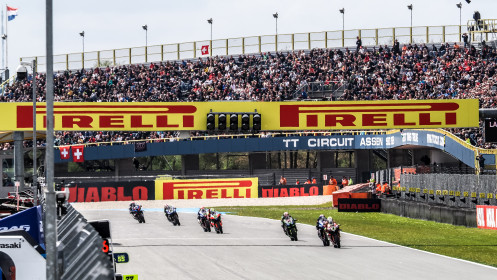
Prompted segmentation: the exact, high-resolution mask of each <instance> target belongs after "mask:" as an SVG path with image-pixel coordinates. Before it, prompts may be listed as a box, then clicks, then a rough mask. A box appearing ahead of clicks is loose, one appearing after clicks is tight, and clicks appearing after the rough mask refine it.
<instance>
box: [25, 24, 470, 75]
mask: <svg viewBox="0 0 497 280" xmlns="http://www.w3.org/2000/svg"><path fill="white" fill-rule="evenodd" d="M463 27H466V26H463V25H444V26H415V27H392V28H375V29H352V30H335V31H322V32H308V33H294V34H278V35H262V36H249V37H239V38H228V39H217V40H202V41H194V42H184V43H173V44H161V45H154V46H148V47H147V46H142V47H132V48H121V49H111V50H100V51H91V52H84V53H80V52H78V53H68V54H59V55H54V69H55V70H69V69H81V68H92V67H102V66H116V65H124V64H138V63H147V62H151V61H164V60H181V59H191V58H197V57H209V56H213V55H214V56H216V55H238V54H248V53H261V52H273V51H293V50H308V49H313V48H337V47H345V46H355V42H356V37H357V36H359V37H360V38H361V40H362V44H363V45H364V46H372V45H375V46H376V45H392V44H393V42H394V41H395V40H398V41H399V43H401V44H406V43H418V44H419V43H445V42H460V41H461V36H462V34H463V33H464V32H463ZM203 46H204V47H205V46H207V47H208V48H209V54H208V55H202V47H203ZM33 59H34V60H36V64H37V66H38V69H37V71H39V72H44V71H45V70H46V68H45V67H46V58H45V57H43V56H34V57H21V59H20V60H21V61H32V60H33Z"/></svg>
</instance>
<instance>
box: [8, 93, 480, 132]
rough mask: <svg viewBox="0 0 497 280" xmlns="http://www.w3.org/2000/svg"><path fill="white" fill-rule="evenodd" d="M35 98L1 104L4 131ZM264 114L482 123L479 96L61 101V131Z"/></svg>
mask: <svg viewBox="0 0 497 280" xmlns="http://www.w3.org/2000/svg"><path fill="white" fill-rule="evenodd" d="M32 108H33V107H32V105H31V104H30V103H1V104H0V115H1V116H2V117H3V119H8V120H11V119H12V118H14V120H12V121H8V122H2V123H0V130H8V131H26V130H31V129H32V127H33V112H32V111H33V109H32ZM46 111H47V110H46V105H45V103H40V104H39V105H38V106H37V108H36V120H37V129H38V130H44V129H45V128H46V118H47V117H46V114H47V112H46ZM255 111H257V112H258V113H259V114H261V118H262V119H261V125H262V127H261V128H262V130H286V131H288V130H313V129H325V130H333V129H389V128H404V129H409V128H412V129H414V128H443V127H476V126H478V100H476V99H465V100H455V99H454V100H402V101H397V100H395V101H353V102H352V101H347V102H346V101H340V102H188V103H186V102H167V103H166V102H155V103H151V102H143V103H138V102H129V103H121V102H119V103H116V102H101V103H100V102H81V103H68V102H67V103H66V102H64V103H60V102H59V103H55V105H54V126H55V130H64V131H67V130H75V131H95V130H98V131H101V130H107V131H110V130H119V131H123V130H124V131H156V130H174V131H178V130H206V128H207V124H206V119H207V114H208V113H209V112H214V113H216V112H233V113H243V112H255Z"/></svg>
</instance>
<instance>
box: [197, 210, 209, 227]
mask: <svg viewBox="0 0 497 280" xmlns="http://www.w3.org/2000/svg"><path fill="white" fill-rule="evenodd" d="M204 217H207V218H209V211H208V210H207V209H205V207H200V209H199V210H198V213H197V221H198V223H199V224H200V221H201V219H202V218H204Z"/></svg>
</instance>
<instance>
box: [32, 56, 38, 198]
mask: <svg viewBox="0 0 497 280" xmlns="http://www.w3.org/2000/svg"><path fill="white" fill-rule="evenodd" d="M31 67H32V69H33V79H31V80H32V83H33V194H34V197H33V198H34V205H35V206H37V205H38V174H37V170H36V168H37V167H36V161H37V159H38V157H37V150H36V145H37V141H36V60H35V59H33V62H32V64H31Z"/></svg>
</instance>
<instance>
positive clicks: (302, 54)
mask: <svg viewBox="0 0 497 280" xmlns="http://www.w3.org/2000/svg"><path fill="white" fill-rule="evenodd" d="M496 59H497V51H496V49H495V48H493V47H491V46H485V47H484V48H483V49H481V50H477V49H476V48H475V47H474V46H470V47H468V48H464V47H463V46H461V45H459V43H453V44H449V43H445V44H442V45H439V46H438V47H437V46H436V45H425V44H421V45H417V44H406V45H403V46H401V47H399V48H394V47H390V46H387V45H384V46H381V45H380V46H373V47H364V48H361V49H360V50H359V51H355V50H349V49H342V48H336V49H312V50H310V51H303V50H301V51H295V52H277V53H271V52H268V53H261V54H259V55H240V56H238V57H237V58H235V57H231V56H230V57H227V56H226V57H223V56H216V57H208V58H206V59H202V58H199V59H196V60H184V61H164V62H157V63H150V64H138V65H137V64H132V65H125V66H115V67H109V66H108V67H102V68H90V69H82V70H66V71H61V72H58V73H57V74H56V76H55V101H63V102H66V101H73V102H74V101H75V102H77V101H84V102H145V101H147V102H181V101H183V102H190V101H223V100H227V101H231V100H240V101H243V100H250V101H286V100H312V98H313V97H314V98H316V96H319V99H318V100H409V99H415V100H420V99H451V98H455V99H461V98H463V99H465V98H477V99H479V100H480V102H481V107H482V108H494V107H495V106H496V100H495V94H496V89H497V88H496V81H495V78H494V75H495V71H496V70H495V68H496ZM36 80H37V81H38V82H37V83H38V84H37V88H38V89H39V90H38V94H39V99H38V101H44V97H43V96H44V95H43V88H44V81H45V76H44V74H43V73H40V74H39V75H38V77H37V79H36ZM31 81H32V79H30V80H28V81H16V82H14V83H13V84H11V85H9V86H6V87H5V89H4V93H3V95H2V96H1V97H0V101H2V102H12V101H15V102H30V101H32V93H31ZM452 132H453V133H455V134H456V135H458V136H459V137H461V138H462V139H464V140H467V141H469V142H470V143H471V144H473V145H475V146H478V147H482V148H494V147H495V146H491V145H490V144H488V143H484V142H483V140H482V132H481V130H474V129H463V130H461V129H457V130H452ZM173 136H174V133H170V132H155V133H119V132H111V133H102V132H84V133H65V132H62V133H59V134H58V135H57V144H59V145H67V144H77V143H92V142H110V141H125V140H135V139H155V138H158V139H163V138H169V137H173ZM4 148H5V147H4Z"/></svg>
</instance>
